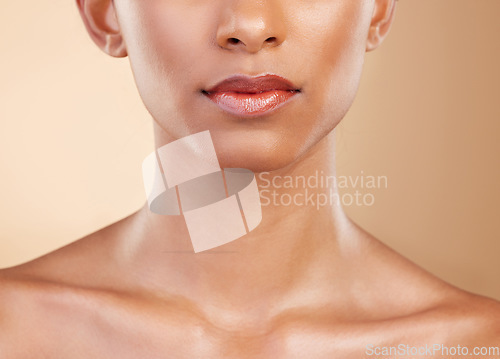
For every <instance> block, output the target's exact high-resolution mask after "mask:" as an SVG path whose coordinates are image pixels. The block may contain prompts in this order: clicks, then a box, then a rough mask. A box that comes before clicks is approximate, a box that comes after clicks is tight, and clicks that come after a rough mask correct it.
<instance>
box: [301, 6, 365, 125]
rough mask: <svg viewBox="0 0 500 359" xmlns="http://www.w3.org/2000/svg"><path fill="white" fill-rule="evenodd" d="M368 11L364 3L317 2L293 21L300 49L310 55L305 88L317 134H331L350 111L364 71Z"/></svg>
mask: <svg viewBox="0 0 500 359" xmlns="http://www.w3.org/2000/svg"><path fill="white" fill-rule="evenodd" d="M369 10H370V9H369V7H368V6H366V4H365V3H364V2H363V1H356V0H348V1H319V2H316V3H315V6H309V7H308V8H307V9H304V10H303V11H302V12H301V16H300V17H297V18H296V19H295V20H294V21H295V22H296V24H297V25H298V26H297V27H296V33H292V36H294V37H296V39H297V42H298V43H299V46H300V48H302V49H305V50H304V52H305V53H307V54H309V56H308V57H307V58H305V59H304V61H306V62H307V66H303V68H304V69H305V72H304V76H305V78H309V79H311V81H310V82H308V83H307V84H306V86H305V91H307V92H308V93H309V95H310V96H309V101H310V105H311V107H313V108H315V109H316V110H317V111H319V113H318V116H317V120H318V121H321V122H322V123H321V126H320V128H319V130H321V129H323V130H331V129H333V128H334V127H335V126H336V125H337V124H338V122H339V121H340V120H341V119H342V117H343V116H344V115H345V113H346V112H347V111H348V109H349V108H350V106H351V104H352V102H353V100H354V98H355V95H356V92H357V89H358V85H359V81H360V77H361V72H362V68H363V62H364V55H365V44H366V36H367V32H368V25H369V19H370V12H369Z"/></svg>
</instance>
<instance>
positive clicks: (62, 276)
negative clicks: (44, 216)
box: [0, 222, 120, 358]
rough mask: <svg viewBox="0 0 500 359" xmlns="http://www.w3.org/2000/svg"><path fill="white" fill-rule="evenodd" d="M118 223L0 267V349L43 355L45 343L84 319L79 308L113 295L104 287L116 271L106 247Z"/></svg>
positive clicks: (14, 355) (19, 355)
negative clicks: (56, 247) (24, 260)
mask: <svg viewBox="0 0 500 359" xmlns="http://www.w3.org/2000/svg"><path fill="white" fill-rule="evenodd" d="M116 223H118V222H116ZM116 223H115V224H112V225H110V226H108V227H104V228H102V229H100V230H97V231H95V232H93V233H91V234H89V235H87V236H85V237H82V238H81V239H78V240H76V241H74V242H72V243H69V244H68V245H66V246H64V247H61V248H59V249H56V250H54V251H52V252H50V253H47V254H45V255H43V256H40V257H38V258H35V259H33V260H30V261H28V262H25V263H22V264H19V265H16V266H12V267H8V268H4V269H0V353H7V354H5V355H6V357H8V358H27V357H40V358H43V357H50V356H44V352H43V350H44V348H46V350H47V353H49V352H50V348H49V343H53V342H54V338H55V337H57V335H60V334H61V332H63V331H64V328H65V327H67V325H70V324H71V323H72V322H76V321H77V320H78V319H82V318H81V317H80V314H78V313H82V315H84V314H83V313H89V312H92V310H93V308H95V307H98V306H99V305H102V304H103V303H106V302H108V303H109V302H110V300H112V298H114V297H116V294H115V293H114V292H113V290H112V289H111V290H109V288H108V287H107V284H108V283H110V282H112V281H113V278H114V277H113V275H115V274H116V273H115V272H111V271H109V270H107V268H112V267H113V262H112V259H111V258H110V255H109V253H110V252H109V251H108V250H107V249H108V246H109V245H111V241H112V240H113V238H114V237H116V236H114V231H116V229H117V226H116ZM117 270H120V268H118V269H117ZM112 277H113V278H112ZM27 338H29V340H28V339H27ZM35 351H36V352H35ZM47 355H48V354H47ZM0 357H2V358H3V356H1V355H0Z"/></svg>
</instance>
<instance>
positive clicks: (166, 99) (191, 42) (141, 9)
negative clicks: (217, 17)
mask: <svg viewBox="0 0 500 359" xmlns="http://www.w3.org/2000/svg"><path fill="white" fill-rule="evenodd" d="M120 4H122V3H121V2H120ZM128 7H129V8H128V9H117V10H118V13H119V16H120V18H123V20H124V21H123V24H124V26H123V27H122V32H123V34H124V38H125V40H126V43H127V50H128V58H129V61H130V65H131V68H132V72H133V74H134V78H135V82H136V85H137V88H138V90H139V92H140V95H141V97H142V100H143V102H144V104H145V106H146V108H147V109H148V110H149V112H150V113H151V114H152V115H153V117H155V118H162V119H165V120H168V119H169V118H173V117H174V116H177V115H178V113H177V111H178V110H179V108H180V107H182V104H183V102H185V101H186V96H182V95H183V94H184V95H185V94H186V93H187V92H189V91H191V92H192V91H193V88H194V87H193V84H192V81H189V80H188V78H189V77H190V76H191V74H192V71H193V68H192V67H191V66H189V64H194V63H196V60H197V59H198V61H199V56H200V49H202V48H204V47H207V45H208V44H207V41H206V39H207V37H208V36H209V34H206V33H204V31H205V32H206V31H207V30H206V29H208V28H209V27H208V26H207V24H203V23H202V22H200V19H206V20H208V19H211V18H213V17H210V16H207V13H208V12H209V11H213V9H212V10H210V9H209V8H208V5H206V8H204V7H203V6H201V7H200V6H197V7H196V9H195V11H194V10H193V9H192V8H191V7H187V6H186V5H185V4H182V2H180V1H166V2H165V1H154V0H151V1H147V2H144V3H141V2H137V1H130V4H129V5H128ZM119 10H122V11H121V12H120V11H119ZM201 14H205V16H202V15H201ZM168 122H169V123H174V122H176V123H179V121H168Z"/></svg>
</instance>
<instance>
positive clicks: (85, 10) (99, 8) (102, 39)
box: [76, 0, 127, 57]
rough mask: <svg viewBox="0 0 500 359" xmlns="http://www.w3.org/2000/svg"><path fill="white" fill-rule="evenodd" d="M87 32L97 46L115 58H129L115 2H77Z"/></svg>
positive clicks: (94, 0) (93, 0) (92, 0)
mask: <svg viewBox="0 0 500 359" xmlns="http://www.w3.org/2000/svg"><path fill="white" fill-rule="evenodd" d="M76 3H77V5H78V10H79V11H80V15H81V17H82V19H83V22H84V24H85V27H86V28H87V32H88V33H89V35H90V37H91V38H92V40H93V41H94V42H95V43H96V45H97V46H98V47H99V48H100V49H101V50H102V51H104V52H105V53H107V54H108V55H111V56H113V57H125V56H127V49H126V46H125V41H124V40H123V36H122V34H121V31H120V24H119V23H118V19H117V16H116V10H115V5H114V0H76Z"/></svg>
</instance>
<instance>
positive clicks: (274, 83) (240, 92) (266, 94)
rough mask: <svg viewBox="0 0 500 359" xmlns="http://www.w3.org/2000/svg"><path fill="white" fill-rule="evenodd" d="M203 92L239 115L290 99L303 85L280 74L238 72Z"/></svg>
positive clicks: (258, 112) (261, 111)
mask: <svg viewBox="0 0 500 359" xmlns="http://www.w3.org/2000/svg"><path fill="white" fill-rule="evenodd" d="M201 92H202V93H203V95H205V96H206V97H207V98H209V99H210V100H211V101H212V102H214V103H215V104H216V105H217V106H219V107H220V108H221V109H222V110H225V111H227V112H229V113H232V114H235V115H238V116H243V117H254V116H261V115H263V114H267V113H269V112H271V111H274V110H276V109H278V108H279V107H281V106H283V105H284V104H286V103H288V102H289V100H290V99H291V98H292V97H294V96H295V95H296V94H297V93H299V92H300V89H299V88H297V87H296V86H295V85H294V84H292V83H291V82H290V81H288V80H287V79H285V78H283V77H281V76H278V75H262V76H257V77H250V76H246V75H235V76H231V77H229V78H227V79H225V80H223V81H221V82H219V83H218V84H216V85H215V86H213V87H211V88H209V89H208V90H202V91H201Z"/></svg>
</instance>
